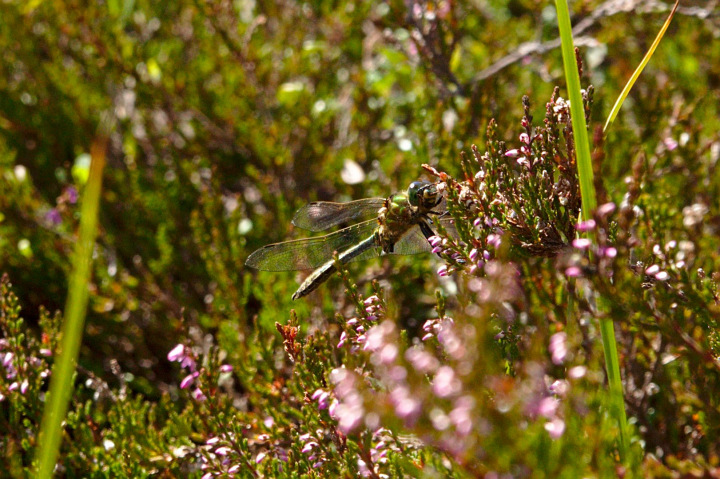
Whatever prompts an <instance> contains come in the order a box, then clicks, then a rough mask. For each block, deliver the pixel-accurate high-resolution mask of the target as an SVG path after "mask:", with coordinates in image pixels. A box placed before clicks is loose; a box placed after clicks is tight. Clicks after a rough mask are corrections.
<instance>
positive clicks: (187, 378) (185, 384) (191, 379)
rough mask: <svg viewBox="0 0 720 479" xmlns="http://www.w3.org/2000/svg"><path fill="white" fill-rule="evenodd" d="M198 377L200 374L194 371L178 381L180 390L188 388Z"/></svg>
mask: <svg viewBox="0 0 720 479" xmlns="http://www.w3.org/2000/svg"><path fill="white" fill-rule="evenodd" d="M199 375H200V373H199V372H197V371H196V372H194V373H190V374H188V375H187V376H185V378H183V380H182V381H180V389H185V388H186V387H188V386H190V385H191V384H192V383H193V382H194V381H195V378H196V377H198V376H199Z"/></svg>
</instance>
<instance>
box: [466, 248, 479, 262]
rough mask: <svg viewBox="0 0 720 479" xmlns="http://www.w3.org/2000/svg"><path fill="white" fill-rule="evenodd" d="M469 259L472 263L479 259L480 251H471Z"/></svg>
mask: <svg viewBox="0 0 720 479" xmlns="http://www.w3.org/2000/svg"><path fill="white" fill-rule="evenodd" d="M468 257H469V258H470V261H475V260H476V259H477V257H478V250H477V249H476V248H473V249H472V250H470V254H469V255H468Z"/></svg>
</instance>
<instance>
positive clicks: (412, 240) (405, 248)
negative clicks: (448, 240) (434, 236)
mask: <svg viewBox="0 0 720 479" xmlns="http://www.w3.org/2000/svg"><path fill="white" fill-rule="evenodd" d="M431 250H432V246H431V245H430V243H428V240H427V239H426V238H425V235H423V234H422V231H420V227H419V226H418V225H414V226H413V227H412V228H410V229H409V230H407V232H406V233H405V234H404V235H403V237H402V238H400V239H399V240H398V241H397V243H395V247H394V248H393V252H392V254H418V253H428V252H430V251H431Z"/></svg>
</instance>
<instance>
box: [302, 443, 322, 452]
mask: <svg viewBox="0 0 720 479" xmlns="http://www.w3.org/2000/svg"><path fill="white" fill-rule="evenodd" d="M317 445H318V443H316V442H314V441H310V442H308V443H307V444H305V445H304V446H303V448H302V449H300V452H302V453H303V454H307V453H309V452H312V450H313V449H315V447H316V446H317Z"/></svg>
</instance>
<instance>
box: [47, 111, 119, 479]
mask: <svg viewBox="0 0 720 479" xmlns="http://www.w3.org/2000/svg"><path fill="white" fill-rule="evenodd" d="M111 126H112V125H111V120H110V117H109V115H104V116H103V117H102V118H101V120H100V126H99V128H98V130H99V131H98V135H97V137H96V138H95V140H94V141H93V144H92V147H91V150H90V153H91V154H90V156H91V163H90V175H89V178H88V182H87V184H86V185H85V191H84V193H83V198H82V206H81V209H80V215H81V216H80V234H79V236H80V238H79V241H78V242H77V243H76V245H75V252H74V256H73V260H72V272H71V275H70V282H69V291H68V299H67V304H66V306H65V317H64V319H63V327H62V339H61V342H60V354H59V356H58V358H57V361H56V362H55V364H54V366H53V368H52V375H51V378H52V379H51V381H50V393H49V395H48V398H47V402H46V403H45V410H44V411H43V419H42V425H41V430H40V436H39V439H38V444H39V445H38V448H37V452H36V454H37V455H36V457H35V464H34V465H35V466H37V469H36V470H35V473H36V476H35V477H38V478H47V477H53V470H54V469H55V462H56V461H57V457H58V452H59V449H60V442H61V433H62V422H63V421H64V420H65V415H66V414H67V409H68V403H69V402H70V396H71V394H72V390H73V387H72V379H73V374H74V372H75V366H76V364H77V357H78V353H79V351H80V343H81V341H82V333H83V325H84V322H85V314H86V310H87V303H88V295H89V291H88V283H89V282H90V274H91V266H92V252H93V246H94V244H95V237H96V235H97V218H98V210H99V208H100V192H101V190H102V174H103V169H104V167H105V154H106V151H107V143H108V137H109V133H110V129H111Z"/></svg>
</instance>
